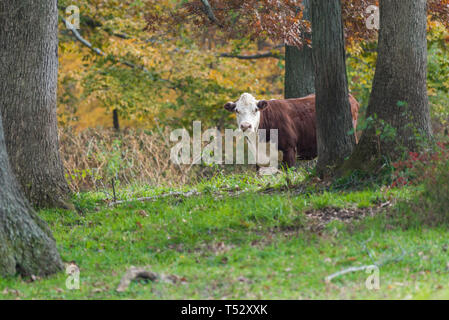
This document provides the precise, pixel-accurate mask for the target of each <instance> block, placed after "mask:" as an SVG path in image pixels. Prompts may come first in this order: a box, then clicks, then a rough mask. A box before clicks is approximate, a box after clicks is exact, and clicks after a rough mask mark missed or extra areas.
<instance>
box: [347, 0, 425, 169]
mask: <svg viewBox="0 0 449 320" xmlns="http://www.w3.org/2000/svg"><path fill="white" fill-rule="evenodd" d="M426 24H427V15H426V0H414V1H409V0H381V1H380V33H379V45H378V58H377V66H376V73H375V76H374V81H373V89H372V92H371V96H370V101H369V105H368V109H367V118H371V119H373V120H372V121H370V122H369V123H368V127H367V128H366V129H365V131H364V132H363V134H362V137H361V140H360V143H359V144H358V146H357V147H356V149H355V151H354V154H353V155H352V156H351V158H350V160H349V161H348V162H347V163H346V164H345V170H346V169H351V170H352V169H362V170H366V171H373V170H375V169H377V168H378V167H379V166H380V165H382V163H383V159H384V158H390V159H391V160H393V159H396V158H397V157H399V156H401V154H402V153H403V152H404V151H414V150H418V149H419V141H420V140H423V141H425V140H427V139H429V138H431V136H432V131H431V124H430V115H429V101H428V96H427V85H426V80H427V38H426V35H427V33H426Z"/></svg>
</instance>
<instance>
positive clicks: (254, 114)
mask: <svg viewBox="0 0 449 320" xmlns="http://www.w3.org/2000/svg"><path fill="white" fill-rule="evenodd" d="M265 107H267V103H266V101H264V100H262V101H258V100H256V98H254V97H253V96H252V95H251V94H249V93H244V94H242V96H241V97H240V99H239V100H238V101H237V102H235V103H234V102H228V103H227V104H226V105H225V106H224V108H225V109H226V110H228V111H230V112H235V113H236V115H237V126H238V128H239V129H241V130H242V131H243V132H245V131H250V132H257V129H259V123H260V111H262V110H263V109H264V108H265Z"/></svg>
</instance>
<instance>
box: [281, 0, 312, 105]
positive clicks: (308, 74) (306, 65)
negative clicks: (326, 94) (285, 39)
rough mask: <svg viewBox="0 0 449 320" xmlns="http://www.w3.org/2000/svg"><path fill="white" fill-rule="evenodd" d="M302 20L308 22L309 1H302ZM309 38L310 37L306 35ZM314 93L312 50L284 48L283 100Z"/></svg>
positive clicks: (292, 47)
mask: <svg viewBox="0 0 449 320" xmlns="http://www.w3.org/2000/svg"><path fill="white" fill-rule="evenodd" d="M303 5H304V12H303V18H304V19H306V20H310V0H304V1H303ZM306 37H310V35H306ZM312 93H315V69H314V67H313V54H312V48H310V47H309V46H308V45H307V44H304V46H303V47H302V48H301V49H298V48H297V47H296V46H289V45H286V46H285V81H284V96H285V99H291V98H300V97H304V96H307V95H309V94H312Z"/></svg>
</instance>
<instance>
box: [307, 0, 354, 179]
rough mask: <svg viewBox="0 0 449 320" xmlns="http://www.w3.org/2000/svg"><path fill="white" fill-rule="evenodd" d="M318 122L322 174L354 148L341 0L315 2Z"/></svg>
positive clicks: (320, 170)
mask: <svg viewBox="0 0 449 320" xmlns="http://www.w3.org/2000/svg"><path fill="white" fill-rule="evenodd" d="M312 33H313V36H312V47H313V58H314V65H315V90H316V121H317V143H318V163H317V172H318V173H319V174H320V175H323V174H326V173H328V172H330V169H331V168H332V167H334V166H336V165H339V164H341V163H342V162H343V161H344V159H345V157H347V156H349V155H350V154H351V152H352V150H353V147H354V145H355V137H354V134H349V132H350V131H351V130H352V128H353V125H352V115H351V107H350V104H349V98H348V81H347V76H346V61H345V47H344V44H345V43H344V35H343V23H342V16H341V3H340V0H312Z"/></svg>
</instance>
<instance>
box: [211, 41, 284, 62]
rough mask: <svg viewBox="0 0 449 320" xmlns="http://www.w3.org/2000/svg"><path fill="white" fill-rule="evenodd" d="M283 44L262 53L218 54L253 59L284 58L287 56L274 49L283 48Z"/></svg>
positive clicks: (223, 56)
mask: <svg viewBox="0 0 449 320" xmlns="http://www.w3.org/2000/svg"><path fill="white" fill-rule="evenodd" d="M283 47H284V45H283V44H279V45H277V46H275V47H273V49H272V50H270V51H267V52H262V53H256V54H251V55H239V54H232V53H221V54H219V55H218V56H219V57H221V58H236V59H241V60H253V59H264V58H275V59H280V60H284V59H285V56H284V55H283V54H281V53H280V52H277V51H274V49H279V48H283Z"/></svg>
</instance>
